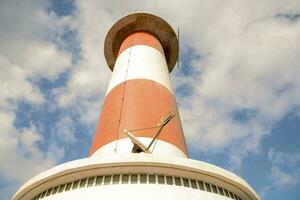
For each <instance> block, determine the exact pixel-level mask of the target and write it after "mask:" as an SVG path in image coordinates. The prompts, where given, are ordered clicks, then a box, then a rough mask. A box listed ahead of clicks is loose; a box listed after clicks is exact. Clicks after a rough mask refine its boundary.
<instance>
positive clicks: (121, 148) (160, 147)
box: [92, 137, 187, 157]
mask: <svg viewBox="0 0 300 200" xmlns="http://www.w3.org/2000/svg"><path fill="white" fill-rule="evenodd" d="M137 138H138V140H140V141H141V142H142V143H143V144H145V146H148V144H149V143H150V142H151V140H152V138H146V137H137ZM116 147H117V148H116ZM132 147H133V143H132V142H131V140H130V139H129V138H123V139H120V140H118V142H117V144H116V141H113V142H111V143H108V144H106V145H104V146H102V147H101V148H99V149H97V151H95V152H94V153H93V155H92V156H107V155H109V154H115V153H117V154H130V153H131V150H132ZM150 151H151V152H152V154H153V155H166V156H179V157H187V156H186V155H185V153H184V152H183V151H181V150H180V149H179V148H178V147H176V146H175V145H173V144H170V143H169V142H165V141H162V140H158V141H157V143H156V145H155V148H154V150H153V146H152V148H151V149H150Z"/></svg>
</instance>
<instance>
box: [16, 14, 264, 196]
mask: <svg viewBox="0 0 300 200" xmlns="http://www.w3.org/2000/svg"><path fill="white" fill-rule="evenodd" d="M104 52H105V58H106V61H107V64H108V66H109V68H110V69H111V70H112V72H113V73H112V78H111V81H110V84H109V87H108V90H107V93H106V97H105V101H104V104H103V107H102V111H101V114H100V117H99V120H98V124H97V128H96V131H95V135H94V138H93V142H92V145H91V148H90V155H89V157H88V158H84V159H79V160H74V161H71V162H68V163H64V164H61V165H59V166H56V167H54V168H52V169H49V170H47V171H45V172H42V173H41V174H39V175H37V176H35V177H34V178H32V179H31V180H29V181H28V182H26V183H25V184H24V185H23V186H22V187H21V188H20V189H19V190H18V191H17V192H16V194H15V195H14V197H13V199H14V200H37V199H45V200H48V199H49V200H50V199H53V200H54V199H55V200H56V199H62V200H69V199H72V200H79V199H85V200H86V199H87V200H95V199H124V200H125V199H131V200H132V199H139V200H140V199H145V200H147V199H149V200H150V199H151V200H154V199H157V200H158V199H199V200H200V199H201V200H216V199H217V200H230V199H235V200H259V197H258V195H257V194H256V193H255V191H254V190H253V189H252V188H251V187H250V186H249V185H248V184H247V183H246V182H245V181H244V180H243V179H241V178H240V177H238V176H237V175H235V174H233V173H231V172H229V171H227V170H225V169H222V168H220V167H217V166H214V165H211V164H208V163H205V162H201V161H196V160H192V159H189V158H188V152H187V148H186V143H185V139H184V134H183V130H182V126H181V121H180V116H179V113H178V109H177V105H176V100H175V97H174V94H173V91H172V86H171V82H170V77H169V73H170V72H171V71H172V69H173V67H174V65H175V63H176V61H177V57H178V40H177V36H176V34H175V33H174V31H173V29H172V28H171V26H170V25H169V24H168V23H167V22H166V21H164V20H163V19H161V18H160V17H157V16H155V15H152V14H148V13H134V14H130V15H127V16H125V17H123V18H122V19H120V20H119V21H117V22H116V23H115V24H114V25H113V26H112V28H111V29H110V30H109V32H108V34H107V36H106V39H105V46H104Z"/></svg>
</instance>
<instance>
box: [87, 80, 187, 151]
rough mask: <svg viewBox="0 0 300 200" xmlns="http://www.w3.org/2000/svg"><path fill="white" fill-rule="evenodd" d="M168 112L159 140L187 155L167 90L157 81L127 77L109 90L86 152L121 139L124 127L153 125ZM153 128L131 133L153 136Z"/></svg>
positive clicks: (171, 96)
mask: <svg viewBox="0 0 300 200" xmlns="http://www.w3.org/2000/svg"><path fill="white" fill-rule="evenodd" d="M125 89H126V94H125V96H124V102H122V101H123V95H124V90H125ZM171 112H172V113H175V114H176V116H175V118H173V119H172V120H171V121H170V122H169V123H168V124H167V125H166V126H165V127H164V129H163V131H162V132H161V135H160V137H159V139H160V140H163V141H166V142H169V143H171V144H173V145H175V146H176V147H178V148H179V149H180V150H182V151H183V152H184V153H185V154H186V155H187V150H186V145H185V139H184V135H183V131H182V127H181V122H180V118H179V114H178V110H177V105H176V101H175V98H174V96H173V95H172V94H171V93H170V91H169V90H168V89H167V88H165V87H164V86H163V85H161V84H159V83H156V82H154V81H151V80H145V79H134V80H129V81H126V82H123V83H121V84H119V85H117V86H116V87H114V88H113V89H112V90H111V91H110V92H109V94H108V95H107V97H106V99H105V102H104V104H103V107H102V112H101V115H100V118H99V121H98V126H97V128H96V132H95V136H94V140H93V144H92V146H91V149H90V155H92V154H93V153H94V152H95V151H97V149H99V148H100V147H102V146H103V145H105V144H108V143H110V142H113V141H115V140H117V138H119V139H120V138H125V137H126V135H124V133H123V130H124V129H126V130H131V129H138V128H146V127H152V126H155V125H157V123H158V122H159V121H160V119H161V118H162V117H164V116H166V115H168V114H169V113H171ZM156 130H157V129H150V130H149V129H148V130H142V131H137V132H132V133H133V134H134V135H135V136H137V137H148V138H153V137H154V135H155V134H156Z"/></svg>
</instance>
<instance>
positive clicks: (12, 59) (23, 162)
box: [0, 0, 71, 199]
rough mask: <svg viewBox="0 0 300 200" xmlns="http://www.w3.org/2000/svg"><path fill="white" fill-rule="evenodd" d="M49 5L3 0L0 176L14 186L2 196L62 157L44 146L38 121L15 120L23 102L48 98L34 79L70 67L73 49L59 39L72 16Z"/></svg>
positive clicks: (38, 102)
mask: <svg viewBox="0 0 300 200" xmlns="http://www.w3.org/2000/svg"><path fill="white" fill-rule="evenodd" d="M47 6H48V4H47V2H45V1H38V0H26V1H12V0H10V1H1V2H0V26H1V29H0V44H1V45H0V69H1V73H0V82H1V84H0V91H1V96H0V119H1V120H0V130H1V131H0V176H1V184H3V183H4V181H6V182H7V183H6V184H5V185H9V186H10V188H5V187H4V188H1V189H0V190H1V192H0V198H1V199H8V198H10V195H11V192H12V191H14V190H16V188H17V187H18V186H19V185H20V183H23V182H24V181H25V180H28V179H29V178H31V177H32V176H34V175H36V174H37V173H39V172H41V171H43V170H45V169H47V168H49V167H51V166H53V165H55V164H56V162H57V160H58V159H59V158H58V156H57V155H55V154H53V151H52V150H51V149H50V148H49V151H46V150H42V149H41V148H40V146H39V144H40V143H41V142H43V140H44V138H43V136H42V134H41V133H40V132H39V131H38V130H37V128H36V126H35V125H34V123H32V124H31V125H30V126H29V127H16V125H15V121H16V120H17V114H16V112H17V111H18V110H17V109H18V103H19V102H26V103H29V104H31V105H33V106H42V105H43V103H45V97H44V95H43V93H42V92H41V91H40V89H39V88H38V86H37V85H36V84H35V83H34V82H35V80H38V79H40V78H45V79H48V80H55V79H56V78H57V77H58V76H59V75H60V74H61V73H62V72H64V71H65V70H66V69H69V68H70V66H71V54H70V53H68V52H67V51H66V50H64V46H63V45H62V44H61V43H60V42H59V38H60V37H61V34H62V32H63V31H64V30H65V29H67V27H66V24H68V23H69V22H68V20H69V19H66V18H64V19H61V18H59V17H57V16H55V15H54V14H53V13H48V11H47ZM59 20H60V22H59ZM58 30H59V31H58ZM24 112H25V111H24ZM20 166H21V168H20ZM24 172H26V173H24ZM11 183H13V184H11Z"/></svg>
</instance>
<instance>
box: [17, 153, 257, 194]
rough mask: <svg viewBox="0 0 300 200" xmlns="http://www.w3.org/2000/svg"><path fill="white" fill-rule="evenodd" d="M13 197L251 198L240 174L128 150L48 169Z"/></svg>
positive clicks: (178, 159) (175, 158)
mask: <svg viewBox="0 0 300 200" xmlns="http://www.w3.org/2000/svg"><path fill="white" fill-rule="evenodd" d="M13 199H14V200H19V199H22V200H31V199H34V200H36V199H45V200H50V199H62V200H70V199H72V200H79V199H80V200H82V199H85V200H94V199H131V200H135V199H136V200H140V199H149V200H150V199H151V200H154V199H199V200H203V199H205V200H216V199H220V200H226V199H236V200H240V199H243V200H257V199H259V197H258V196H257V194H256V193H255V191H254V190H253V189H252V188H251V187H250V186H249V185H248V184H247V183H246V182H245V181H244V180H243V179H241V178H239V177H238V176H236V175H234V174H233V173H231V172H229V171H227V170H224V169H222V168H219V167H217V166H214V165H211V164H208V163H205V162H200V161H196V160H192V159H187V158H180V157H171V156H155V155H151V154H144V153H141V154H128V155H117V154H115V155H109V156H107V157H105V156H103V155H102V156H101V157H98V156H92V157H90V158H85V159H80V160H75V161H72V162H68V163H65V164H62V165H59V166H56V167H54V168H52V169H49V170H47V171H45V172H43V173H41V174H39V175H38V176H36V177H34V178H32V179H31V180H29V181H28V182H27V183H25V184H24V185H23V187H22V188H20V190H19V191H18V192H17V193H16V194H15V196H14V197H13Z"/></svg>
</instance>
